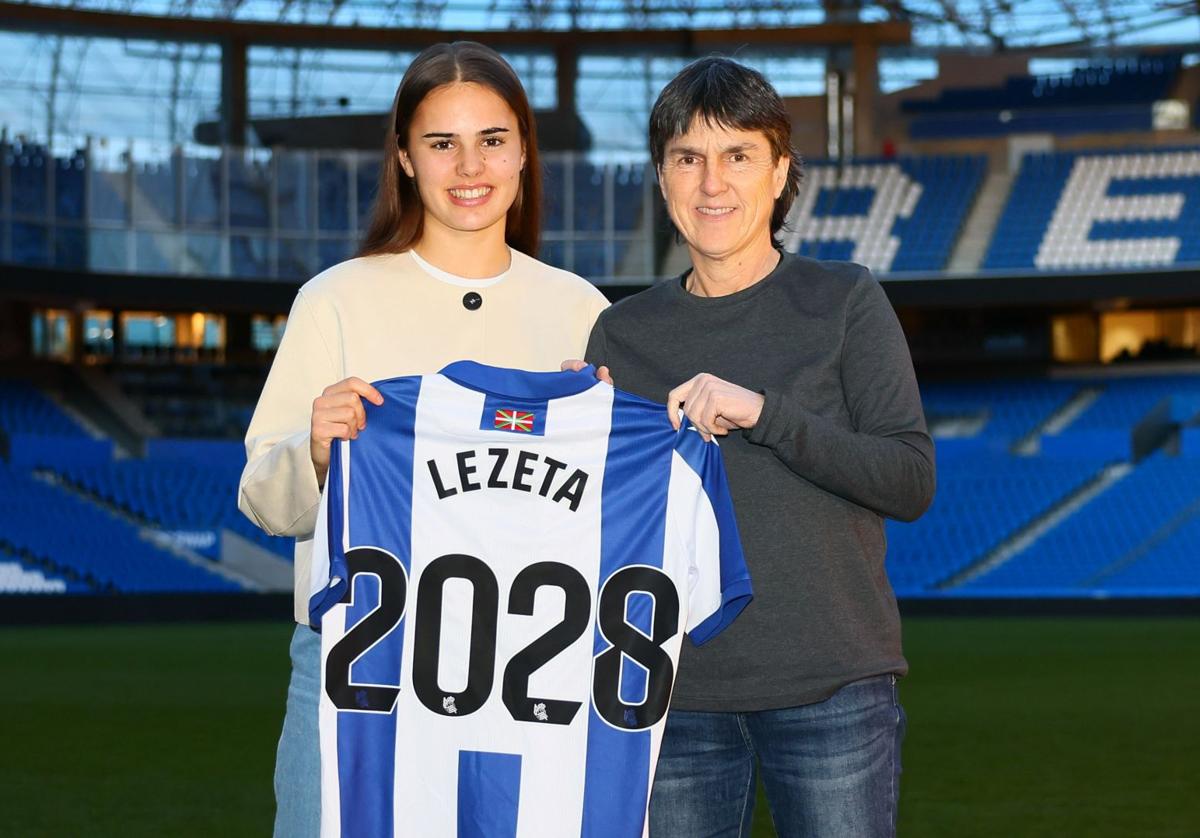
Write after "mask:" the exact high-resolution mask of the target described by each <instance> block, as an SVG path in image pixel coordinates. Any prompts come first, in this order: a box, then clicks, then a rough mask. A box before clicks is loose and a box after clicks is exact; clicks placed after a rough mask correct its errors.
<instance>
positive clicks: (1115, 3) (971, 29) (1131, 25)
mask: <svg viewBox="0 0 1200 838" xmlns="http://www.w3.org/2000/svg"><path fill="white" fill-rule="evenodd" d="M35 9H46V10H51V9H58V10H62V11H64V12H68V13H86V12H102V13H110V14H112V13H115V14H120V15H136V16H154V17H166V18H176V19H190V20H197V21H199V20H208V21H219V20H221V21H239V22H259V23H266V22H271V23H283V24H299V25H309V26H320V27H332V28H337V27H344V28H347V29H353V28H356V27H366V28H399V29H430V30H435V31H473V32H494V33H501V32H519V31H535V32H536V31H540V32H553V31H561V32H586V31H606V30H660V31H676V30H705V29H747V30H752V29H758V28H773V27H787V28H792V27H801V26H811V25H816V24H829V23H850V22H862V23H878V22H883V21H895V22H907V23H911V24H912V27H913V43H914V46H916V47H917V48H928V49H935V50H944V49H953V48H972V49H980V48H982V49H988V50H1000V51H1010V50H1020V51H1026V50H1046V49H1052V48H1084V49H1097V48H1106V47H1122V46H1133V45H1140V44H1146V43H1157V44H1163V43H1171V44H1188V43H1193V44H1194V43H1196V42H1198V41H1200V3H1197V2H1196V0H863V1H862V2H856V0H320V2H318V0H141V1H140V2H139V0H60V2H53V0H51V2H26V3H7V2H6V3H0V20H2V21H6V23H5V24H2V26H4V27H7V26H8V25H10V22H14V21H18V20H20V19H22V18H25V19H28V13H29V12H30V11H32V10H35ZM22 12H24V13H22Z"/></svg>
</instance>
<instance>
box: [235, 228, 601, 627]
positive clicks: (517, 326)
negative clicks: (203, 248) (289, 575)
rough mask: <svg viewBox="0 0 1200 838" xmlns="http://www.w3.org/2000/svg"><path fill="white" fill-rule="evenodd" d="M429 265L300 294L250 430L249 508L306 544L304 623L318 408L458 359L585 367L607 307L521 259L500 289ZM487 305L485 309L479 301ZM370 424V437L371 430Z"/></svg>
mask: <svg viewBox="0 0 1200 838" xmlns="http://www.w3.org/2000/svg"><path fill="white" fill-rule="evenodd" d="M440 273H441V272H438V271H436V270H433V271H430V270H427V269H425V268H422V267H421V266H420V265H419V264H418V263H417V261H416V260H415V259H414V258H413V256H412V254H411V252H409V253H400V254H393V255H386V256H368V257H363V258H358V259H351V260H350V261H348V262H343V263H341V264H339V265H334V266H333V267H332V268H329V269H328V270H326V271H324V272H322V273H321V274H319V275H318V276H316V277H314V278H313V279H312V280H310V281H309V282H307V283H305V285H304V286H303V287H302V288H301V289H300V291H299V293H298V294H297V295H296V301H295V302H294V303H293V305H292V311H291V314H290V315H289V316H288V321H287V329H286V330H285V331H284V334H283V340H282V341H281V342H280V345H279V351H278V352H277V353H276V355H275V360H274V362H273V363H272V364H271V371H270V374H269V375H268V376H267V382H266V384H265V385H264V386H263V391H262V395H261V396H260V397H259V400H258V406H257V407H256V408H255V410H254V417H253V418H252V419H251V420H250V427H249V429H248V430H247V432H246V461H247V462H246V468H245V470H244V471H243V472H242V479H241V483H240V485H239V487H238V507H239V508H240V509H241V510H242V512H244V513H245V514H246V515H247V516H248V517H249V518H250V520H252V521H253V522H254V523H255V524H257V525H258V526H259V527H261V528H262V529H263V530H265V531H266V532H268V533H271V534H272V535H283V536H292V537H295V539H296V585H295V616H296V621H297V622H301V623H307V622H308V579H309V566H310V562H311V558H312V534H313V527H314V526H315V524H316V519H317V505H318V503H319V501H320V496H321V489H320V487H319V486H318V485H317V477H316V472H315V471H314V469H313V464H312V459H311V454H310V452H309V428H310V424H311V420H312V403H313V400H314V399H316V398H317V396H319V395H320V394H321V391H322V390H324V389H325V388H326V387H328V386H329V385H330V384H334V383H336V382H338V381H341V380H342V379H344V378H347V377H349V376H352V375H355V376H358V377H359V378H362V379H363V380H365V381H377V380H379V379H383V378H392V377H394V376H398V375H421V374H426V373H434V372H437V371H438V370H439V369H441V368H442V367H443V366H445V365H446V364H449V363H451V362H452V361H458V360H464V359H469V360H473V361H479V362H481V363H484V364H491V365H493V366H502V367H514V368H518V369H527V370H557V369H558V368H559V364H560V363H561V362H562V361H564V360H565V359H567V358H582V357H583V351H584V348H585V347H586V346H587V340H588V334H589V332H590V331H591V328H592V324H593V323H594V322H595V320H596V317H597V316H598V315H599V314H600V312H601V311H603V310H604V308H606V307H607V305H608V301H607V300H605V298H604V295H602V294H601V293H600V292H599V291H598V290H597V289H596V287H595V286H593V285H592V284H591V283H589V282H587V281H586V280H584V279H582V278H581V277H578V276H575V275H574V274H571V273H568V272H566V271H562V270H559V269H557V268H552V267H550V266H549V265H545V264H543V263H541V262H539V261H537V260H536V259H533V258H531V257H529V256H526V255H525V254H523V253H520V252H518V251H515V250H514V251H512V265H511V267H510V268H509V270H508V271H507V272H506V273H505V274H503V275H501V276H500V277H498V278H495V279H491V280H487V279H485V280H468V279H458V278H456V277H452V276H450V275H448V274H441V275H440V276H435V274H440ZM472 292H474V293H476V294H478V295H479V296H480V297H482V304H481V305H479V306H478V307H477V308H475V309H474V310H472V309H470V308H468V307H467V305H466V304H464V297H465V296H466V295H467V294H470V293H472ZM370 432H371V428H370V426H369V425H368V427H367V428H366V429H365V430H364V431H363V433H370Z"/></svg>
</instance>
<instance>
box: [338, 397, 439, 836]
mask: <svg viewBox="0 0 1200 838" xmlns="http://www.w3.org/2000/svg"><path fill="white" fill-rule="evenodd" d="M376 386H377V388H378V389H379V392H380V394H381V395H382V396H383V404H382V405H380V406H378V407H376V406H375V405H372V404H370V403H369V402H366V401H364V402H363V407H364V408H366V413H367V427H366V428H365V429H364V430H363V432H362V433H361V434H359V437H358V439H356V440H355V441H354V442H352V443H351V444H350V451H351V456H350V464H349V467H350V488H349V499H350V503H349V521H347V524H348V525H349V528H350V529H349V543H350V546H351V547H365V546H373V547H381V548H383V549H385V550H387V551H388V552H390V553H392V554H394V555H395V556H396V557H397V558H398V559H400V562H401V564H403V565H404V571H405V575H406V577H407V576H410V574H411V569H412V561H411V531H412V485H413V474H412V472H413V442H414V428H415V426H416V408H417V398H418V396H419V394H420V389H421V379H420V378H418V377H415V376H414V377H408V378H395V379H389V380H388V381H384V382H379V383H377V385H376ZM331 500H332V498H331ZM331 512H332V510H331ZM339 544H340V542H339ZM411 594H412V592H411V591H410V592H409V601H410V602H411ZM378 600H379V589H378V580H376V579H375V578H367V579H362V580H356V586H355V599H354V603H353V605H351V606H350V607H349V608H348V609H347V611H346V630H347V631H349V630H350V628H351V627H352V626H354V625H355V624H357V623H358V621H359V620H361V619H363V618H364V617H365V616H366V615H367V614H369V613H370V612H371V610H373V608H374V607H376V606H377V604H378ZM403 644H404V620H401V621H400V623H399V625H397V627H396V628H395V629H394V630H393V631H392V632H391V633H390V634H389V635H387V636H386V637H384V638H382V639H381V640H380V641H379V643H377V644H376V645H375V646H374V647H372V648H371V649H369V650H368V651H367V652H366V653H365V654H364V655H363V657H362V658H360V659H359V660H358V661H357V662H355V664H354V667H353V676H354V677H353V681H354V682H355V683H374V684H389V685H399V684H400V672H401V657H402V655H403V653H404V646H403ZM401 689H403V686H402V685H401ZM337 725H338V733H337V748H338V774H339V776H338V782H339V792H340V798H341V821H342V836H343V838H375V836H386V835H392V834H393V832H394V824H393V814H392V813H393V808H394V799H395V792H394V789H395V773H396V712H395V710H393V711H392V712H391V713H386V714H385V713H359V712H348V711H340V712H339V713H338V720H337Z"/></svg>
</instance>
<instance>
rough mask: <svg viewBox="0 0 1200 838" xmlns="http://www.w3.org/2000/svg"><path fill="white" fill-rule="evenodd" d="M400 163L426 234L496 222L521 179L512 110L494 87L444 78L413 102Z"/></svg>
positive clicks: (491, 226) (497, 224)
mask: <svg viewBox="0 0 1200 838" xmlns="http://www.w3.org/2000/svg"><path fill="white" fill-rule="evenodd" d="M399 153H400V165H401V167H402V168H403V169H404V172H405V174H407V175H408V176H409V177H411V178H414V179H415V181H416V185H417V190H418V192H419V193H420V195H421V202H422V203H423V204H424V206H425V227H424V229H425V233H424V235H429V234H431V233H432V234H434V235H438V234H441V233H449V232H452V231H453V232H478V231H483V230H489V229H498V231H499V233H500V235H501V238H503V233H504V223H505V218H506V216H507V214H508V210H509V207H511V206H512V204H513V201H514V200H516V197H517V193H518V190H519V189H520V186H521V170H522V168H523V167H524V165H525V152H524V144H523V142H522V139H521V136H520V128H519V127H518V123H517V117H516V114H514V113H513V111H512V109H511V108H510V107H509V106H508V105H507V104H506V103H505V101H504V100H503V99H501V98H500V97H499V96H498V95H496V93H494V92H493V91H492V90H491V89H489V88H487V87H485V86H483V85H479V84H474V83H470V82H454V83H452V84H447V85H443V86H441V87H439V88H437V89H435V90H434V91H432V92H431V93H430V94H429V95H428V96H426V97H425V98H424V99H423V100H422V101H421V104H420V105H419V106H418V107H417V110H416V112H415V113H414V114H413V118H412V123H411V125H410V126H409V131H408V138H407V147H406V148H403V149H401V150H400V152H399Z"/></svg>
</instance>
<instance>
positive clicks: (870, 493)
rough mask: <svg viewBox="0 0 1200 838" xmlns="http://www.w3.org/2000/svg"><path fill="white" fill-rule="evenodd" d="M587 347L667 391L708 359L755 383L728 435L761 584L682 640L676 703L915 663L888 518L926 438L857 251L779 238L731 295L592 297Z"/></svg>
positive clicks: (792, 689)
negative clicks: (826, 257) (772, 259)
mask: <svg viewBox="0 0 1200 838" xmlns="http://www.w3.org/2000/svg"><path fill="white" fill-rule="evenodd" d="M586 359H587V360H588V361H589V362H590V363H593V364H596V365H600V364H605V365H607V366H608V367H609V368H610V369H611V370H612V375H613V379H614V382H615V384H616V386H617V387H619V388H620V389H622V390H626V391H628V392H631V393H634V394H636V395H639V396H643V397H645V398H648V399H653V400H655V401H659V402H662V401H665V400H666V398H667V393H668V392H669V391H670V390H671V389H672V388H674V387H675V386H677V385H679V384H682V383H683V382H684V381H686V380H688V379H689V378H691V377H692V376H694V375H696V374H698V373H701V372H707V373H711V374H713V375H715V376H717V377H719V378H723V379H725V380H727V381H731V382H733V383H735V384H739V385H741V386H743V387H746V388H748V389H751V390H756V391H759V392H761V393H763V395H764V396H765V403H764V405H763V410H762V415H761V416H760V418H759V421H758V423H757V425H755V427H754V428H751V429H749V430H746V431H742V432H741V433H738V432H733V433H731V434H730V435H729V436H728V437H725V438H723V439H721V442H720V444H721V450H722V452H723V454H724V458H725V466H726V470H727V472H728V476H729V486H730V492H731V494H732V497H733V502H734V510H735V514H736V517H737V520H738V527H739V529H740V531H741V535H742V544H743V547H744V549H745V553H746V561H747V565H748V566H749V569H750V574H751V578H752V580H753V583H754V593H755V598H754V601H753V602H752V603H751V604H750V606H749V607H748V608H747V609H746V610H745V611H744V612H743V613H742V615H741V616H740V617H739V618H738V619H737V620H736V621H735V622H734V623H733V625H732V626H730V628H728V629H727V630H726V631H725V632H724V633H722V634H721V635H720V636H718V637H717V638H716V639H714V640H713V641H711V642H710V643H708V644H707V645H705V646H704V647H703V648H701V649H697V648H695V647H694V646H692V645H691V644H688V643H685V644H684V646H683V653H682V657H681V660H680V664H679V673H678V679H677V681H676V687H675V694H674V698H673V705H672V706H674V707H678V708H681V709H688V710H747V711H748V710H763V709H770V708H778V707H789V706H795V705H800V704H808V703H812V702H816V701H821V700H823V699H825V698H827V697H829V696H830V695H832V694H833V693H834V692H835V691H836V690H837V689H838V688H840V687H842V686H844V685H845V684H848V683H850V682H851V681H855V680H858V679H860V678H865V677H868V676H871V675H878V674H883V673H889V672H893V673H897V674H900V675H903V674H905V673H906V672H907V663H906V662H905V660H904V656H903V654H902V652H901V648H900V617H899V613H898V612H897V609H896V599H895V595H894V594H893V593H892V589H891V586H890V584H889V583H888V580H887V576H886V574H885V572H884V554H885V551H886V541H885V537H884V527H883V519H884V517H885V516H886V517H892V518H898V519H901V520H913V519H915V518H917V517H918V516H919V515H921V513H922V512H924V511H925V509H926V507H927V506H928V505H929V503H930V501H931V499H932V497H933V489H934V460H933V443H932V441H931V440H930V438H929V434H928V433H927V432H926V429H925V418H924V415H923V413H922V410H921V400H920V394H919V392H918V390H917V384H916V379H915V377H914V375H913V370H912V362H911V360H910V358H909V354H908V347H907V345H906V344H905V341H904V335H903V333H902V332H901V330H900V325H899V323H898V322H897V320H896V316H895V314H894V312H893V311H892V308H891V305H890V304H889V303H888V300H887V297H886V296H885V295H884V293H883V290H882V289H881V288H880V287H879V284H878V283H877V282H876V281H875V279H874V278H873V277H872V276H871V274H870V273H869V272H868V271H867V270H866V269H865V268H863V267H861V266H859V265H854V264H849V263H845V262H818V261H815V260H812V259H806V258H803V257H798V256H793V255H790V254H785V255H784V257H783V259H782V261H781V262H780V263H779V265H778V267H776V269H775V270H774V271H772V272H771V274H770V275H768V276H767V277H766V278H764V279H763V280H761V281H760V282H758V283H756V284H755V285H753V286H751V287H749V288H746V289H744V290H742V291H739V292H737V293H735V294H730V295H728V296H725V297H711V298H709V297H698V296H696V295H694V294H690V293H688V291H686V290H685V289H684V287H683V284H682V281H680V280H676V281H672V282H664V283H662V284H660V285H656V286H654V287H652V288H650V289H648V290H646V291H643V292H642V293H640V294H636V295H634V296H633V297H630V298H628V299H625V300H622V301H621V302H619V303H618V304H616V305H615V306H613V307H612V308H610V309H609V310H607V311H605V312H604V313H603V314H601V315H600V318H599V319H598V320H597V321H596V325H595V327H594V328H593V330H592V335H591V340H590V341H589V343H588V348H587V353H586Z"/></svg>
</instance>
